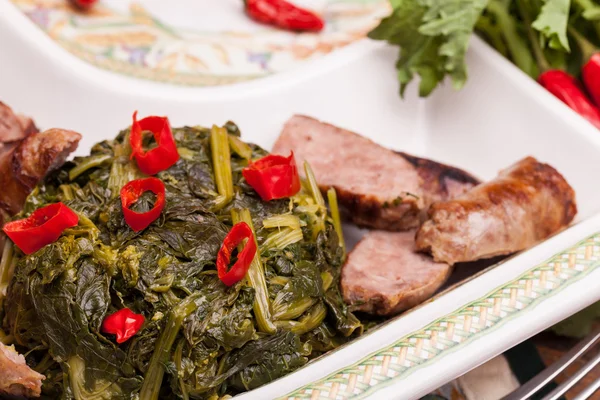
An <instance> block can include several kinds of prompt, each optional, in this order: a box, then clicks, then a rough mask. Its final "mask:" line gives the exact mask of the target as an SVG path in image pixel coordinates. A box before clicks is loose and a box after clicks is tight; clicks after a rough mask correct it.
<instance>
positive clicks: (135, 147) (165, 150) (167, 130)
mask: <svg viewBox="0 0 600 400" xmlns="http://www.w3.org/2000/svg"><path fill="white" fill-rule="evenodd" d="M142 131H150V132H152V135H153V136H154V140H156V144H157V147H155V148H154V149H152V150H148V151H146V152H145V151H144V148H143V146H142V139H143V138H142ZM129 142H130V144H131V149H132V153H131V158H135V161H136V162H137V165H138V167H139V168H140V170H141V171H142V172H143V173H145V174H147V175H156V174H158V173H159V172H160V171H164V170H165V169H167V168H169V167H170V166H172V165H173V164H175V163H176V162H177V160H179V153H178V152H177V145H176V144H175V138H173V132H171V125H170V124H169V119H168V118H166V117H155V116H151V117H146V118H144V119H142V120H139V121H138V120H137V111H136V112H134V113H133V125H131V135H130V138H129Z"/></svg>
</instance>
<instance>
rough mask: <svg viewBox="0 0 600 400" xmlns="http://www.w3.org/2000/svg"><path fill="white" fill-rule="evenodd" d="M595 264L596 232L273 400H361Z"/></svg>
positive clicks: (598, 256) (599, 243) (599, 241)
mask: <svg viewBox="0 0 600 400" xmlns="http://www.w3.org/2000/svg"><path fill="white" fill-rule="evenodd" d="M599 266H600V232H597V233H594V234H592V235H588V236H587V237H586V238H585V239H583V240H579V241H578V242H577V243H576V244H574V245H572V246H570V247H568V248H567V249H565V250H563V251H561V252H559V253H556V254H555V255H553V256H552V257H549V258H547V259H546V260H545V261H543V262H541V263H539V264H537V265H536V266H535V267H533V268H530V269H529V270H527V271H526V272H524V273H522V274H520V275H519V276H518V277H517V278H515V279H512V280H510V281H508V282H505V283H503V284H501V285H499V286H498V287H496V288H495V289H493V290H491V291H490V292H488V293H487V294H486V295H484V296H481V297H479V298H477V299H476V300H473V301H470V302H468V303H466V304H464V305H462V306H460V307H459V308H457V309H456V310H454V311H453V312H451V313H448V314H446V315H445V316H443V317H441V318H438V319H436V320H434V321H433V322H431V323H429V324H427V325H426V326H424V327H423V328H421V329H418V330H416V331H413V332H411V333H409V334H407V335H405V336H403V337H402V338H401V339H399V340H397V341H396V342H394V343H393V344H391V345H388V346H385V347H384V348H381V349H379V350H376V351H374V352H371V353H370V354H368V355H366V356H364V357H362V358H361V359H360V360H359V361H357V362H354V363H352V364H350V365H347V366H345V367H343V368H340V369H338V370H337V371H336V372H333V373H331V374H329V375H328V376H326V377H324V378H322V379H319V380H316V381H314V382H311V383H309V384H307V385H304V386H302V387H300V388H298V389H295V390H294V391H292V392H290V393H289V394H287V395H285V396H282V397H279V398H278V400H284V399H285V400H300V399H311V400H317V399H339V400H346V399H352V400H359V399H364V398H366V397H368V396H370V395H372V394H374V393H375V392H377V391H379V390H381V389H383V388H385V387H388V386H390V385H393V384H395V383H398V382H399V381H401V380H403V379H406V378H407V377H408V376H410V375H411V374H412V373H414V372H416V371H417V370H419V369H421V368H423V367H426V366H428V365H429V364H430V363H431V362H433V361H436V360H437V359H439V358H441V357H444V356H448V355H449V354H452V353H454V352H456V351H458V350H460V349H461V348H462V347H464V346H465V345H467V344H469V343H471V342H473V341H474V340H477V339H480V338H481V337H482V336H485V335H487V334H489V333H491V332H493V331H495V330H497V329H499V328H501V327H502V326H503V325H505V324H506V323H507V322H509V321H511V320H513V319H515V318H516V317H518V316H520V315H521V314H522V313H524V312H528V311H530V310H531V308H533V307H534V306H536V305H538V304H539V303H541V302H543V301H544V300H546V299H548V298H549V297H552V296H554V295H556V294H558V293H559V292H561V291H562V290H563V289H565V288H566V287H568V286H570V285H571V284H573V283H575V282H577V281H580V280H581V279H582V278H584V277H586V276H587V275H588V274H589V273H591V272H592V271H594V270H596V269H597V268H598V267H599ZM482 322H483V325H482V324H481V323H482Z"/></svg>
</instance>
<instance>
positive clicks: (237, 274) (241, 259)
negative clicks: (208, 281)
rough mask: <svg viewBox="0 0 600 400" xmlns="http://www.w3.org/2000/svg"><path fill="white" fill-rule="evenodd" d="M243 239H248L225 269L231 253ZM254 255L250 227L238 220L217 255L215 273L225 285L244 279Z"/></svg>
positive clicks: (254, 243) (254, 244) (252, 236)
mask: <svg viewBox="0 0 600 400" xmlns="http://www.w3.org/2000/svg"><path fill="white" fill-rule="evenodd" d="M244 239H248V241H247V242H246V245H245V246H244V249H243V250H242V251H241V252H240V253H239V254H238V258H237V261H236V262H235V264H233V266H232V267H231V268H230V269H229V271H227V268H228V266H229V262H230V261H231V253H232V252H233V250H234V249H235V248H236V247H237V246H238V245H239V244H240V243H242V241H243V240H244ZM255 255H256V241H255V240H254V235H253V234H252V229H250V227H249V226H248V224H247V223H245V222H238V223H237V224H235V225H234V226H233V228H231V230H230V231H229V233H228V234H227V236H225V240H223V244H222V245H221V250H219V254H218V255H217V274H218V275H219V279H220V280H221V281H222V282H223V283H224V284H226V285H227V286H231V285H234V284H235V283H237V282H239V281H241V280H242V279H244V276H246V272H248V269H249V268H250V263H251V262H252V259H253V258H254V256H255Z"/></svg>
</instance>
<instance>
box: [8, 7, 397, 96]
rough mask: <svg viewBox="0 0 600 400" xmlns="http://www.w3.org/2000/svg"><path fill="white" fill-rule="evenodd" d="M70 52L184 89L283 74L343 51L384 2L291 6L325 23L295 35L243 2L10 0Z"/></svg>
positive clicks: (385, 10) (382, 12)
mask: <svg viewBox="0 0 600 400" xmlns="http://www.w3.org/2000/svg"><path fill="white" fill-rule="evenodd" d="M11 1H12V3H13V4H14V5H15V6H16V7H18V9H19V10H20V11H22V12H23V14H24V15H26V16H27V17H28V18H29V19H30V20H31V21H32V22H34V23H35V24H36V25H37V26H38V27H39V28H40V29H41V30H43V31H44V32H45V33H46V34H47V35H48V37H50V38H51V39H52V40H54V41H56V43H58V44H60V45H61V46H62V47H63V48H65V49H66V50H68V51H69V52H70V53H71V54H73V55H75V56H77V57H79V58H81V59H82V60H86V61H87V62H89V63H91V64H93V65H96V66H97V67H100V68H103V69H106V70H110V71H115V72H117V73H120V74H124V75H128V76H134V77H136V78H139V79H148V80H153V81H159V82H167V83H172V84H179V85H188V86H211V85H222V84H228V83H232V82H240V81H247V80H250V79H254V78H260V77H264V76H268V75H271V74H274V73H278V72H281V71H287V70H290V69H293V68H295V67H296V66H298V65H302V64H305V63H307V62H310V61H312V60H315V59H318V58H320V57H322V56H323V55H325V54H328V53H329V52H331V51H333V50H334V49H336V48H340V47H343V46H346V45H347V44H349V43H352V42H354V41H356V40H358V39H361V38H363V37H364V35H365V34H366V33H367V32H368V31H369V30H370V29H371V28H373V26H374V25H376V24H377V21H378V20H379V18H380V17H382V16H384V15H387V14H388V13H389V10H390V6H389V3H388V1H387V0H293V1H294V2H295V3H297V4H298V5H300V6H304V7H307V8H309V9H312V10H314V11H315V12H316V13H318V14H319V15H321V16H322V18H323V19H324V20H325V22H326V24H325V28H324V29H323V31H322V32H320V33H318V34H315V33H303V34H295V33H291V32H286V31H283V30H280V29H275V28H272V27H268V26H265V25H262V24H258V23H256V22H254V21H252V20H251V19H250V18H248V17H247V16H246V15H245V14H244V11H243V2H242V0H219V1H214V0H170V1H168V2H167V1H162V0H143V1H135V0H103V1H100V2H98V4H96V6H95V7H94V8H93V9H92V10H91V11H89V12H80V11H78V10H76V9H75V8H74V7H71V6H69V2H68V1H67V0H11Z"/></svg>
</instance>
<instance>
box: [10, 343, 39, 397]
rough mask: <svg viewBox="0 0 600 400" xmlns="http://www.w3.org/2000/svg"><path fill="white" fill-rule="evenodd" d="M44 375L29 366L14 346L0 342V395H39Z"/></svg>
mask: <svg viewBox="0 0 600 400" xmlns="http://www.w3.org/2000/svg"><path fill="white" fill-rule="evenodd" d="M43 379H45V377H44V375H42V374H39V373H37V372H35V371H34V370H32V369H31V368H29V367H28V366H27V364H26V363H25V357H23V356H22V355H20V354H17V352H16V351H15V349H14V347H12V346H10V347H9V346H6V345H4V344H2V342H0V396H1V395H3V394H4V395H9V396H20V397H40V394H41V392H42V380H43Z"/></svg>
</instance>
